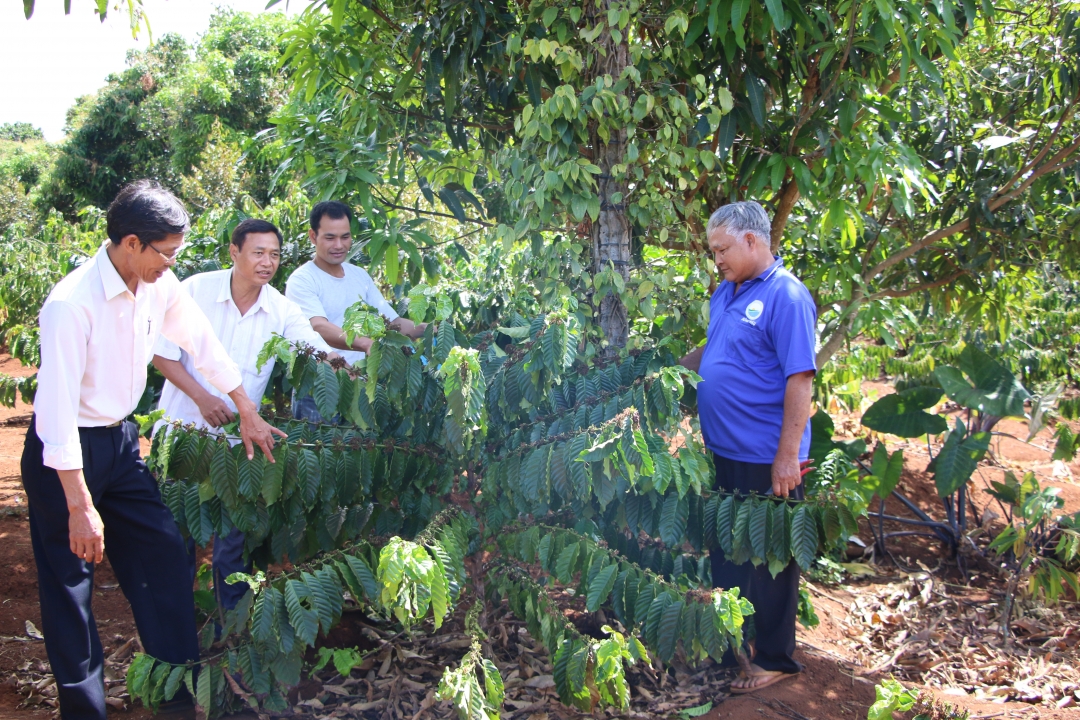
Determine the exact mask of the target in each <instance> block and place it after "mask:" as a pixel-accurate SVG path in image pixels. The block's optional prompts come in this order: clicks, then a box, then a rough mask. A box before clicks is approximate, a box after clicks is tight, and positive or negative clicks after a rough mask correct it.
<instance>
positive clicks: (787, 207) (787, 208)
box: [770, 169, 799, 255]
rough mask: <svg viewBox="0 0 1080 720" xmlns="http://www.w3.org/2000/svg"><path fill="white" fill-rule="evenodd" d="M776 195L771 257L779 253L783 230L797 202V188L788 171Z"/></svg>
mask: <svg viewBox="0 0 1080 720" xmlns="http://www.w3.org/2000/svg"><path fill="white" fill-rule="evenodd" d="M778 195H779V197H778V199H777V203H776V214H774V215H773V220H772V233H771V235H772V237H771V238H770V239H771V240H772V243H771V244H772V253H773V255H777V254H779V252H780V241H782V240H783V239H784V228H786V227H787V221H788V218H789V217H791V210H792V208H794V207H795V203H796V202H798V200H799V186H798V185H796V184H795V178H794V177H792V173H791V170H790V169H789V170H788V171H787V177H786V178H785V180H784V184H783V186H781V188H780V192H779V194H778Z"/></svg>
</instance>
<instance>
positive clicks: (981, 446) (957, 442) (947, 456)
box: [933, 418, 990, 498]
mask: <svg viewBox="0 0 1080 720" xmlns="http://www.w3.org/2000/svg"><path fill="white" fill-rule="evenodd" d="M989 447H990V433H988V432H977V433H974V434H973V435H971V436H970V437H969V436H967V428H966V427H965V426H964V423H963V422H962V421H961V420H960V419H959V418H957V420H956V427H955V428H954V429H953V431H952V432H951V433H949V437H948V438H946V440H945V443H944V444H943V445H942V446H941V450H939V451H938V454H937V457H936V458H934V463H933V469H934V484H935V485H936V486H937V491H938V496H939V497H943V498H944V497H948V496H950V495H952V494H953V493H954V492H956V491H957V490H959V489H960V488H962V487H963V486H964V485H965V484H966V483H967V481H968V480H969V479H970V478H971V475H972V473H974V472H975V468H976V467H978V465H979V461H980V460H982V458H983V456H984V455H986V451H987V449H989Z"/></svg>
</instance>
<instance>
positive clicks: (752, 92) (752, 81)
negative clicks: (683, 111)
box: [732, 0, 765, 127]
mask: <svg viewBox="0 0 1080 720" xmlns="http://www.w3.org/2000/svg"><path fill="white" fill-rule="evenodd" d="M742 1H743V2H749V0H742ZM732 9H733V10H734V8H732ZM736 32H738V31H736ZM744 82H745V83H746V97H747V99H748V100H749V101H750V113H751V114H752V115H753V116H754V122H756V123H757V124H758V127H765V92H764V90H762V88H761V81H760V80H758V78H757V76H756V75H754V73H752V72H750V71H749V70H747V71H746V76H745V78H744Z"/></svg>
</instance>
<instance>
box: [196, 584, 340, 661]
mask: <svg viewBox="0 0 1080 720" xmlns="http://www.w3.org/2000/svg"><path fill="white" fill-rule="evenodd" d="M313 604H314V600H313V598H312V596H311V590H309V589H308V587H307V585H305V584H304V582H303V581H301V580H298V579H295V578H290V579H289V580H287V581H286V582H285V607H286V608H287V609H288V612H289V624H290V625H292V628H293V632H294V633H295V634H296V638H297V639H298V640H300V641H301V642H303V643H304V644H305V645H314V644H315V636H316V635H318V634H319V616H318V615H317V614H316V612H315V611H314V610H313V609H311V608H310V607H309V606H311V605H313ZM200 679H201V675H200Z"/></svg>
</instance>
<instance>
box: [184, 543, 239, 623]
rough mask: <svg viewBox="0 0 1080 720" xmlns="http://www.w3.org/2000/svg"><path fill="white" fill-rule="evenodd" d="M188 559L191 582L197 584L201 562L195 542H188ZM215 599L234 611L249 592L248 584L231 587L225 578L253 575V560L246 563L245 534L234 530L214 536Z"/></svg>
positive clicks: (219, 604)
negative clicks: (240, 573)
mask: <svg viewBox="0 0 1080 720" xmlns="http://www.w3.org/2000/svg"><path fill="white" fill-rule="evenodd" d="M188 558H189V559H190V562H191V580H192V584H194V582H195V574H196V573H197V572H198V571H199V568H198V565H199V561H198V558H197V557H196V555H195V541H194V540H191V539H189V540H188ZM213 568H214V597H215V598H216V599H217V604H218V607H220V608H223V609H225V610H232V609H233V608H235V607H236V604H237V603H238V602H240V600H241V598H243V597H244V594H245V593H246V592H247V591H248V584H247V583H235V584H233V585H229V584H228V583H227V582H225V578H227V577H229V576H230V575H232V574H233V573H237V572H242V573H248V574H251V560H248V561H246V562H245V561H244V533H243V532H242V531H241V530H238V529H236V528H233V531H232V532H231V533H229V534H228V535H226V536H225V537H221V536H220V535H217V534H215V535H214V559H213Z"/></svg>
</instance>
